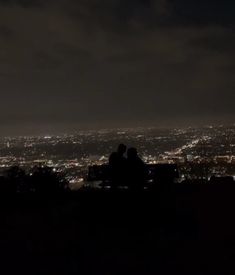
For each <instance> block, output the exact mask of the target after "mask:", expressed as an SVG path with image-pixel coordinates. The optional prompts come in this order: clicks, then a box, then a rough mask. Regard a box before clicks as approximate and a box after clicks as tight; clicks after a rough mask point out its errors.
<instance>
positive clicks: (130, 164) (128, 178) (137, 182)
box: [109, 144, 146, 190]
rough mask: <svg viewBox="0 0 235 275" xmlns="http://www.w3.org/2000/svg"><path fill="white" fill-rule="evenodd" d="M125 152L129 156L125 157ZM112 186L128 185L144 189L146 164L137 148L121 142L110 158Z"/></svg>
mask: <svg viewBox="0 0 235 275" xmlns="http://www.w3.org/2000/svg"><path fill="white" fill-rule="evenodd" d="M125 154H126V155H127V157H125ZM109 167H110V179H111V186H112V188H117V187H118V186H123V185H124V186H128V187H129V188H130V189H133V190H134V189H136V190H137V189H142V188H143V187H144V183H145V179H146V165H145V163H144V162H143V161H142V160H141V158H140V157H139V156H138V152H137V149H136V148H133V147H132V148H129V149H128V150H127V147H126V145H124V144H120V145H119V146H118V149H117V151H116V152H113V153H112V154H111V155H110V158H109Z"/></svg>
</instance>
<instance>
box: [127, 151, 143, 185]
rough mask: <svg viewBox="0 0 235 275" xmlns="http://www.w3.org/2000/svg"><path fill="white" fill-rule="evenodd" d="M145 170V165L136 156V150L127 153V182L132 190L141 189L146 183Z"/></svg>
mask: <svg viewBox="0 0 235 275" xmlns="http://www.w3.org/2000/svg"><path fill="white" fill-rule="evenodd" d="M146 175H147V169H146V165H145V163H144V162H143V161H142V159H141V158H140V157H139V156H138V153H137V150H136V148H130V149H128V151H127V180H128V185H129V188H130V189H132V190H141V189H143V187H144V185H145V181H146Z"/></svg>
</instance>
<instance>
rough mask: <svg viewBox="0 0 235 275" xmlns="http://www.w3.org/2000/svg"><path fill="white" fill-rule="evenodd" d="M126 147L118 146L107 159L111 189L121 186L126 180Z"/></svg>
mask: <svg viewBox="0 0 235 275" xmlns="http://www.w3.org/2000/svg"><path fill="white" fill-rule="evenodd" d="M126 149H127V147H126V145H124V144H120V145H119V146H118V149H117V151H116V152H113V153H112V154H111V155H110V157H109V167H110V178H111V183H112V188H116V187H118V186H120V185H122V184H123V183H124V181H125V178H126V162H127V160H126V158H125V156H124V154H125V153H126Z"/></svg>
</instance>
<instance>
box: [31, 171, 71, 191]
mask: <svg viewBox="0 0 235 275" xmlns="http://www.w3.org/2000/svg"><path fill="white" fill-rule="evenodd" d="M30 182H31V186H32V190H33V191H34V192H36V193H40V194H42V193H43V194H52V193H58V192H64V191H66V190H68V183H67V181H66V180H65V178H64V177H62V176H61V175H60V174H59V173H57V172H55V171H53V169H52V168H50V167H47V166H43V167H35V168H34V169H33V171H32V174H31V176H30Z"/></svg>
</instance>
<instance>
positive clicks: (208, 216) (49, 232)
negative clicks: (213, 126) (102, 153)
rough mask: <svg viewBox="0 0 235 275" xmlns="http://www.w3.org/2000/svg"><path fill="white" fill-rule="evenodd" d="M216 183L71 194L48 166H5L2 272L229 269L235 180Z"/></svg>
mask: <svg viewBox="0 0 235 275" xmlns="http://www.w3.org/2000/svg"><path fill="white" fill-rule="evenodd" d="M222 181H223V179H222ZM222 181H221V180H220V181H218V180H217V182H216V179H214V182H207V183H205V182H204V183H202V182H187V183H186V182H185V183H181V184H171V185H169V182H167V181H166V182H165V183H164V181H163V180H162V182H161V184H156V185H155V187H154V188H150V189H146V190H142V191H140V190H123V189H115V190H112V189H111V190H107V189H100V190H99V189H83V190H80V191H76V192H69V191H68V187H67V183H66V181H65V180H64V179H63V177H61V176H60V175H59V174H57V173H55V172H53V170H52V169H50V168H47V167H44V168H40V167H38V168H35V169H34V171H32V173H30V174H26V173H25V172H24V171H22V170H21V169H20V168H17V167H14V168H11V169H10V170H8V171H7V172H6V173H5V175H4V177H2V178H1V190H0V191H1V193H0V194H1V200H0V217H1V219H0V221H1V226H0V236H1V237H0V254H1V265H0V272H1V274H36V275H37V274H40V275H41V274H43V275H44V274H50V275H51V274H56V275H57V274H102V275H103V274H105V275H106V274H107V275H108V274H234V271H235V268H234V260H235V253H234V252H235V223H234V213H235V201H234V194H235V186H234V184H233V183H232V182H231V181H226V179H224V182H222Z"/></svg>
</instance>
